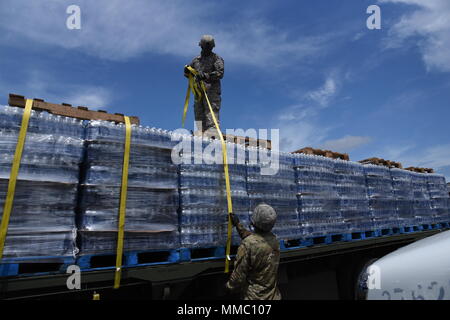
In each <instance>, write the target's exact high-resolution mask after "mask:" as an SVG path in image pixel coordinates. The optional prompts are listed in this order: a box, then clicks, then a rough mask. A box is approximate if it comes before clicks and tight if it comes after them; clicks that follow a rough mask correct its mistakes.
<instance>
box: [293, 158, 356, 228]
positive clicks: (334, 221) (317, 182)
mask: <svg viewBox="0 0 450 320" xmlns="http://www.w3.org/2000/svg"><path fill="white" fill-rule="evenodd" d="M294 164H295V174H296V184H297V197H298V208H299V209H298V211H299V220H300V222H301V225H302V230H303V236H304V237H310V236H324V235H327V234H334V233H346V232H347V231H348V225H347V223H346V221H345V219H344V217H343V215H342V212H341V208H340V198H339V194H338V190H339V189H338V185H337V177H338V176H339V174H338V173H337V172H341V171H342V170H343V169H344V168H343V166H342V165H341V163H339V164H340V167H339V168H338V169H339V170H337V168H336V167H335V165H336V164H337V162H336V161H335V160H333V159H330V158H325V157H321V156H313V155H304V154H296V155H295V156H294ZM342 186H343V187H344V186H347V187H350V184H349V183H347V184H343V185H342Z"/></svg>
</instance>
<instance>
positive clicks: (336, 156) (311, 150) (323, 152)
mask: <svg viewBox="0 0 450 320" xmlns="http://www.w3.org/2000/svg"><path fill="white" fill-rule="evenodd" d="M293 153H303V154H312V155H316V156H323V157H327V158H332V159H342V160H350V157H349V156H348V154H347V153H339V152H334V151H331V150H321V149H314V148H311V147H306V148H303V149H299V150H297V151H294V152H293Z"/></svg>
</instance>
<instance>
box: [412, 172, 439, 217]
mask: <svg viewBox="0 0 450 320" xmlns="http://www.w3.org/2000/svg"><path fill="white" fill-rule="evenodd" d="M411 182H412V186H413V196H414V201H413V211H414V217H415V220H416V222H417V224H424V223H433V220H434V219H433V213H432V210H431V201H430V193H429V191H428V178H427V174H425V173H418V172H412V175H411Z"/></svg>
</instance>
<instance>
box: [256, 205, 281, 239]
mask: <svg viewBox="0 0 450 320" xmlns="http://www.w3.org/2000/svg"><path fill="white" fill-rule="evenodd" d="M276 220H277V213H276V212H275V210H274V208H272V207H271V206H269V205H268V204H265V203H262V204H259V205H257V206H256V208H255V210H253V215H252V224H253V225H254V226H255V227H256V228H258V229H260V230H261V231H264V232H269V231H270V230H272V228H273V226H274V224H275V221H276Z"/></svg>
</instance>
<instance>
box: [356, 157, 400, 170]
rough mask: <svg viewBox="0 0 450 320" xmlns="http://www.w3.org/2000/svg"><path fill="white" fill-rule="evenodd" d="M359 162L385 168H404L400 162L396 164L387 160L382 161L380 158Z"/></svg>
mask: <svg viewBox="0 0 450 320" xmlns="http://www.w3.org/2000/svg"><path fill="white" fill-rule="evenodd" d="M359 162H360V163H362V164H366V163H370V164H375V165H378V166H385V167H388V168H398V169H402V168H403V166H402V164H401V163H400V162H395V161H391V160H385V159H380V158H369V159H364V160H360V161H359Z"/></svg>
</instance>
